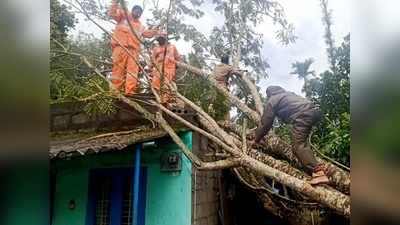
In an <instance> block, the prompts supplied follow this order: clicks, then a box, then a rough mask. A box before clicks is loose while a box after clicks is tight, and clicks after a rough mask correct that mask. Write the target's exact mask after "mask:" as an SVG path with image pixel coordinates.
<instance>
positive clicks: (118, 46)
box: [108, 0, 158, 95]
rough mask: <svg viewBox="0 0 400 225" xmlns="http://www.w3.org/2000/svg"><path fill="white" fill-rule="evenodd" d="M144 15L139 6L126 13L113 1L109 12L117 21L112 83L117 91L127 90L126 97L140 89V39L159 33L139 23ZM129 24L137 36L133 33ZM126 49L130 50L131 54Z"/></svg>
mask: <svg viewBox="0 0 400 225" xmlns="http://www.w3.org/2000/svg"><path fill="white" fill-rule="evenodd" d="M142 13H143V9H142V8H141V7H140V6H138V5H135V6H133V8H132V11H131V13H128V12H127V13H125V12H124V9H123V8H122V7H121V6H120V5H118V3H117V1H116V0H113V1H112V3H111V7H110V9H109V11H108V15H109V16H111V17H112V18H113V19H114V20H115V21H117V25H116V27H115V30H114V33H113V37H112V39H111V47H112V60H113V68H112V83H113V85H114V87H115V88H116V89H117V90H121V91H123V89H125V90H124V91H125V94H126V95H132V94H134V93H135V92H136V89H137V87H138V73H139V65H138V60H139V53H140V44H141V41H140V39H141V38H151V37H153V36H154V35H155V34H157V32H158V31H157V30H146V29H145V27H144V26H143V25H142V23H141V22H140V21H139V18H140V16H141V15H142ZM129 24H130V25H131V27H132V28H133V30H134V31H135V34H133V33H132V31H131V29H130V26H129ZM124 48H125V49H128V51H129V53H128V52H127V51H126V50H125V49H124ZM124 83H125V87H124Z"/></svg>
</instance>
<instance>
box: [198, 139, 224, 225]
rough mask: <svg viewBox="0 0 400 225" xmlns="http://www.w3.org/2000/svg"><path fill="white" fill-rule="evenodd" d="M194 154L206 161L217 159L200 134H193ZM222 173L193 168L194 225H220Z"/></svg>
mask: <svg viewBox="0 0 400 225" xmlns="http://www.w3.org/2000/svg"><path fill="white" fill-rule="evenodd" d="M193 136H194V138H193V153H195V154H196V155H198V156H199V157H200V158H201V159H202V160H204V161H213V160H215V158H214V157H213V156H209V155H212V152H210V151H209V149H208V148H207V139H206V138H204V137H202V136H200V135H199V134H197V133H195V134H193ZM220 175H221V172H220V171H199V170H196V168H193V172H192V186H193V188H192V199H193V205H192V210H193V213H192V215H193V216H192V225H218V224H219V223H218V221H219V219H218V211H219V206H220V204H219V193H220V191H219V189H220V186H219V180H220Z"/></svg>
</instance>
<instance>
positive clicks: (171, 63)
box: [151, 32, 181, 104]
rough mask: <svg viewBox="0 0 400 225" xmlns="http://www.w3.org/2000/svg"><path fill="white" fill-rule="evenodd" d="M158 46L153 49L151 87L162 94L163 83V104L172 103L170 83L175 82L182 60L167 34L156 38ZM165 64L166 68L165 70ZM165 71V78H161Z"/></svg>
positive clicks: (163, 33) (162, 33) (161, 34)
mask: <svg viewBox="0 0 400 225" xmlns="http://www.w3.org/2000/svg"><path fill="white" fill-rule="evenodd" d="M156 40H157V42H158V45H156V46H154V48H153V49H152V55H151V59H152V63H153V65H152V75H151V77H152V81H151V86H152V87H153V88H154V89H156V91H158V93H160V91H161V82H163V88H162V89H163V93H160V96H161V103H163V104H166V103H171V102H172V101H173V97H172V95H171V93H170V91H169V87H168V85H167V84H168V83H171V82H173V81H174V80H175V76H176V62H177V61H180V60H181V56H180V55H179V52H178V50H177V49H176V47H175V45H173V44H171V43H169V42H168V40H167V33H166V32H160V33H159V34H158V35H157V38H156ZM164 56H165V59H164ZM163 62H164V68H163ZM163 70H164V77H161V75H160V74H161V73H162V72H163Z"/></svg>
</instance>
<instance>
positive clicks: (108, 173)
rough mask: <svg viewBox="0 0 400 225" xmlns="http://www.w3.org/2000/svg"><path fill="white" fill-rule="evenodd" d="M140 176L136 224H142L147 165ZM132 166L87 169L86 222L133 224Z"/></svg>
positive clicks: (96, 224)
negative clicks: (137, 222)
mask: <svg viewBox="0 0 400 225" xmlns="http://www.w3.org/2000/svg"><path fill="white" fill-rule="evenodd" d="M140 171H141V174H140V178H139V182H140V187H139V208H138V220H139V225H144V222H145V221H144V219H145V218H144V212H145V208H146V207H145V206H146V168H143V167H142V168H141V170H140ZM133 174H134V173H133V169H128V168H126V169H96V170H92V171H91V172H90V181H89V189H88V190H89V196H88V210H87V220H86V225H132V214H133V205H132V202H133V195H132V192H133V191H132V190H133V184H132V178H133Z"/></svg>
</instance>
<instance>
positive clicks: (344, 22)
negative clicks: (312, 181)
mask: <svg viewBox="0 0 400 225" xmlns="http://www.w3.org/2000/svg"><path fill="white" fill-rule="evenodd" d="M99 2H101V3H102V4H104V3H105V4H109V2H108V1H105V0H100V1H99ZM141 2H142V1H141ZM146 2H147V3H146V5H145V12H144V13H143V15H142V21H143V22H144V21H145V20H146V18H149V17H150V16H151V14H150V12H149V10H146V7H151V4H150V2H151V1H146ZM160 2H161V3H162V4H164V6H165V7H168V1H160ZM278 2H280V3H281V4H282V6H283V8H284V10H285V14H286V18H287V19H288V21H289V22H290V23H293V24H294V27H295V34H296V36H297V37H298V39H297V40H296V42H295V43H293V44H290V45H288V46H283V45H281V44H280V43H279V42H278V40H276V38H275V31H276V29H277V26H274V25H273V24H272V21H270V20H268V19H266V20H265V22H264V23H263V24H261V25H259V26H258V27H257V31H258V32H260V33H262V34H263V38H262V39H263V42H264V44H263V49H262V56H263V57H264V58H266V59H267V61H268V63H269V64H270V66H271V68H270V69H268V71H267V73H268V74H269V78H266V79H263V80H261V81H260V83H259V86H261V89H262V91H263V92H264V91H265V89H266V87H267V86H268V85H280V86H282V87H284V88H285V89H287V90H289V91H293V92H295V93H297V94H300V95H304V94H303V93H301V88H302V86H303V81H302V80H299V79H298V78H297V77H296V76H295V75H293V74H290V72H291V71H292V68H291V64H292V63H293V62H295V61H303V60H304V59H307V58H313V59H314V60H315V62H314V63H313V64H312V66H311V69H312V70H315V71H316V72H317V73H322V72H323V71H325V70H326V69H327V68H328V67H329V66H328V58H327V53H326V44H325V42H324V39H323V35H324V26H323V24H322V21H321V18H322V10H321V7H320V1H319V0H279V1H278ZM132 5H133V2H132V1H128V8H130V7H131V6H132ZM350 5H351V4H350V3H349V2H348V1H347V0H331V1H329V8H330V9H331V10H332V13H333V14H332V17H333V26H332V32H333V36H334V39H335V42H336V45H339V44H340V43H341V42H342V40H343V37H344V36H346V34H348V33H349V32H350ZM203 7H205V9H207V10H204V11H205V12H206V13H205V15H204V16H203V17H202V18H201V19H200V20H196V19H189V20H187V21H186V22H187V23H189V24H193V25H194V26H195V27H196V28H197V29H198V30H199V31H200V32H202V33H204V34H208V33H210V31H211V29H212V28H213V27H214V26H219V25H221V24H222V20H221V19H220V18H221V16H220V15H219V14H217V13H216V12H214V11H213V8H212V7H209V5H208V4H205V6H203ZM78 20H79V22H78V24H77V25H76V28H75V29H74V30H73V31H71V34H72V35H77V34H78V33H79V32H80V31H84V32H86V33H93V34H94V35H95V36H98V37H99V36H100V35H101V30H100V29H99V28H97V27H96V26H95V25H93V24H92V23H91V22H89V21H85V20H84V17H83V16H78ZM102 25H104V26H105V27H106V28H107V29H109V30H112V28H113V25H112V24H110V23H102ZM175 44H176V45H177V47H178V49H179V50H180V52H181V53H183V54H185V53H188V52H190V46H191V45H190V43H185V42H184V41H183V40H180V41H178V42H176V43H175Z"/></svg>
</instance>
